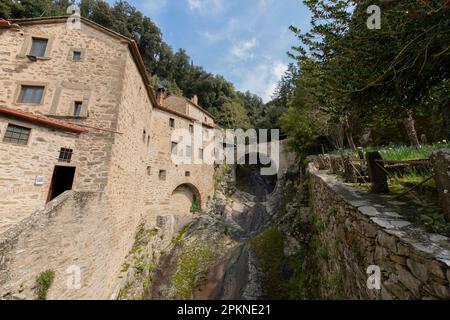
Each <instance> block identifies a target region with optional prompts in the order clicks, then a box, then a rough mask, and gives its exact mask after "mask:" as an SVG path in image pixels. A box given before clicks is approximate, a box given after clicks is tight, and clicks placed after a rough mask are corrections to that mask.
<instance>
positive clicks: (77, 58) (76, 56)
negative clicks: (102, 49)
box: [72, 51, 81, 61]
mask: <svg viewBox="0 0 450 320" xmlns="http://www.w3.org/2000/svg"><path fill="white" fill-rule="evenodd" d="M72 59H73V61H80V60H81V51H74V52H73V56H72Z"/></svg>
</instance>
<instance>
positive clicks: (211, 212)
mask: <svg viewBox="0 0 450 320" xmlns="http://www.w3.org/2000/svg"><path fill="white" fill-rule="evenodd" d="M225 187H226V186H225ZM224 189H226V190H230V188H228V187H226V188H224ZM266 207H267V204H266V203H265V202H260V201H259V200H258V199H257V198H256V197H255V196H253V195H250V194H248V193H245V192H242V191H239V190H236V191H234V193H233V194H232V195H231V196H228V197H227V196H225V195H224V194H222V193H218V194H217V195H216V198H215V199H214V200H213V201H212V202H211V203H210V206H209V208H208V212H207V213H205V214H203V215H201V216H199V217H197V218H196V219H195V220H194V221H193V222H192V223H190V224H189V225H187V226H186V227H185V228H183V229H182V230H181V231H180V233H179V234H178V235H177V236H176V237H175V238H174V239H173V240H172V243H171V244H170V245H169V247H168V248H166V250H165V251H166V252H165V254H164V255H163V256H162V257H161V259H160V263H159V267H158V269H157V271H156V273H155V275H154V277H153V281H152V285H151V287H150V288H149V290H148V291H147V294H146V298H149V299H200V300H202V299H223V300H231V299H258V298H261V297H262V296H263V293H262V288H261V283H262V280H261V277H262V275H261V272H260V270H259V266H258V257H257V256H256V254H255V252H254V250H253V248H252V246H251V245H250V243H249V242H248V240H249V239H251V238H252V237H254V236H255V235H257V234H258V233H259V232H261V231H262V230H264V228H266V227H267V226H268V225H269V224H270V222H271V216H270V214H269V212H268V210H266Z"/></svg>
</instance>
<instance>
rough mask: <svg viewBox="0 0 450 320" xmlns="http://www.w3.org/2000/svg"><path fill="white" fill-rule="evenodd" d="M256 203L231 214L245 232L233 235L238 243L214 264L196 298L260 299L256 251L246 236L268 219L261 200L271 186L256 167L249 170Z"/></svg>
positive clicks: (254, 232)
mask: <svg viewBox="0 0 450 320" xmlns="http://www.w3.org/2000/svg"><path fill="white" fill-rule="evenodd" d="M250 181H251V186H252V194H253V195H254V196H255V204H254V205H253V206H252V207H251V208H250V209H249V210H246V211H244V212H242V213H236V214H233V220H234V221H235V222H236V223H237V224H238V225H239V226H240V227H241V228H242V229H243V231H244V232H242V233H240V234H237V235H235V236H234V240H236V241H237V242H238V243H239V245H238V246H237V247H236V248H234V249H233V250H231V251H230V252H229V253H228V254H227V255H226V256H225V257H224V258H223V259H222V260H221V261H219V262H218V263H217V264H215V265H214V266H213V267H212V268H211V269H210V270H209V272H208V274H207V276H206V278H205V279H204V281H203V282H202V284H201V285H200V286H198V287H197V288H196V290H195V291H194V299H195V300H253V299H261V298H262V295H263V292H262V290H261V286H260V284H261V281H260V276H261V275H260V273H259V270H258V265H257V264H258V261H257V257H256V255H255V253H254V252H253V251H252V250H251V247H250V244H249V240H250V239H251V238H253V237H254V236H256V235H258V234H259V233H260V232H262V231H263V230H264V229H265V228H266V227H267V226H268V225H269V223H270V220H271V219H270V218H271V217H270V215H269V214H268V212H267V210H266V204H265V203H264V201H265V200H266V198H267V196H268V195H269V194H270V192H271V191H272V190H270V186H269V183H268V182H267V180H266V179H265V177H263V176H261V175H260V173H259V171H252V172H251V174H250Z"/></svg>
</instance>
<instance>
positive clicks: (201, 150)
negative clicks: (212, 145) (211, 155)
mask: <svg viewBox="0 0 450 320" xmlns="http://www.w3.org/2000/svg"><path fill="white" fill-rule="evenodd" d="M198 157H199V159H201V160H203V149H198Z"/></svg>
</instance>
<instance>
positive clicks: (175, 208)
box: [170, 183, 202, 216]
mask: <svg viewBox="0 0 450 320" xmlns="http://www.w3.org/2000/svg"><path fill="white" fill-rule="evenodd" d="M170 206H171V209H172V213H173V214H175V215H176V216H188V215H192V214H193V213H195V212H196V210H198V211H199V210H201V207H202V201H201V196H200V192H199V191H198V189H197V187H196V186H194V185H193V184H191V183H184V184H181V185H179V186H178V187H176V188H175V189H174V190H173V192H172V195H171V196H170Z"/></svg>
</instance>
